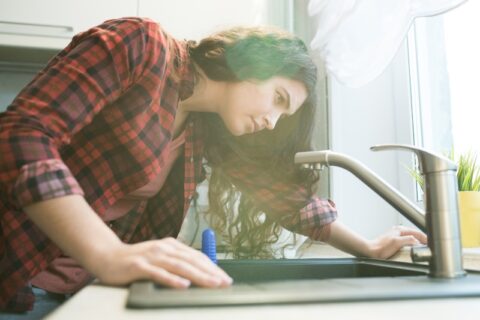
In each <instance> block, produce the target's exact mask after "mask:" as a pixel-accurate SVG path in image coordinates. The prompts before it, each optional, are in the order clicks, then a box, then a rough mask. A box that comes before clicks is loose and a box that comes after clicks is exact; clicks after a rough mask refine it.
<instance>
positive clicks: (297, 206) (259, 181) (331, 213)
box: [226, 163, 337, 241]
mask: <svg viewBox="0 0 480 320" xmlns="http://www.w3.org/2000/svg"><path fill="white" fill-rule="evenodd" d="M226 170H227V174H228V175H229V176H230V177H231V179H232V180H233V183H234V184H235V185H236V186H237V187H238V188H239V189H240V190H241V191H242V192H245V193H247V194H249V195H250V196H252V197H253V198H254V199H255V203H256V204H257V206H258V207H259V208H260V209H261V210H262V211H264V212H265V213H266V214H267V215H268V216H269V217H270V218H272V219H274V220H275V221H277V222H278V223H280V224H281V225H282V226H283V227H284V228H286V229H288V230H290V231H292V232H295V233H299V234H302V235H305V236H307V237H309V238H311V239H313V240H320V241H326V240H328V237H329V236H330V224H331V223H332V222H333V221H335V220H336V218H337V210H336V208H335V204H334V203H333V202H332V201H330V200H324V199H320V198H319V197H317V196H310V195H309V193H308V191H307V190H306V188H305V187H303V186H301V185H299V184H295V183H288V182H286V181H280V179H274V178H273V177H272V176H271V175H269V174H268V173H266V172H262V171H259V170H253V169H252V168H249V167H248V166H243V165H239V164H238V163H236V165H235V166H233V167H230V166H229V168H226Z"/></svg>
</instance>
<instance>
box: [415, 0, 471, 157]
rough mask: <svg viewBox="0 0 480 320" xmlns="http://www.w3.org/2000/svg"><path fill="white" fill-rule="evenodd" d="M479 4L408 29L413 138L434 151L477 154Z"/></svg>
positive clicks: (458, 9) (467, 3)
mask: <svg viewBox="0 0 480 320" xmlns="http://www.w3.org/2000/svg"><path fill="white" fill-rule="evenodd" d="M479 13H480V3H479V2H478V1H468V2H466V3H465V4H463V5H461V6H459V7H458V8H456V9H454V10H452V11H449V12H447V13H445V14H442V15H440V16H436V17H428V18H419V19H417V20H416V21H415V23H414V24H413V26H412V28H411V30H410V32H409V34H408V48H409V49H408V50H409V62H410V63H409V69H410V82H411V103H412V114H413V117H412V121H413V129H414V142H415V144H416V145H418V146H423V147H425V148H427V149H432V150H434V151H436V152H438V153H448V152H450V151H451V150H453V151H454V153H455V155H459V154H460V153H464V152H468V151H473V152H476V153H477V154H478V153H480V142H479V140H478V133H477V132H478V128H477V126H478V119H479V117H478V116H479V115H480V108H479V106H478V92H479V89H480V88H479V84H478V83H479V82H478V75H479V74H480V44H478V41H477V40H476V39H477V38H478V30H480V21H479V20H478V14H479Z"/></svg>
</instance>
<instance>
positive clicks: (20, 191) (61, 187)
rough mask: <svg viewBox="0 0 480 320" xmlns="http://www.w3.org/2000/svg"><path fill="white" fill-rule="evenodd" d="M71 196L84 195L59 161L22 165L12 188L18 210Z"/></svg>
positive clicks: (52, 160) (43, 161)
mask: <svg viewBox="0 0 480 320" xmlns="http://www.w3.org/2000/svg"><path fill="white" fill-rule="evenodd" d="M72 194H79V195H82V196H83V195H84V193H83V190H82V188H81V187H80V185H79V184H78V182H77V180H76V179H75V177H74V176H73V175H72V173H71V172H70V170H69V169H68V167H67V166H66V165H65V163H63V161H61V160H59V159H49V160H42V161H37V162H33V163H29V164H26V165H24V166H23V167H22V168H21V169H20V174H19V176H18V178H17V180H16V182H15V185H14V187H13V197H14V201H15V205H17V206H18V207H19V208H23V207H26V206H28V205H29V204H32V203H35V202H39V201H44V200H49V199H54V198H58V197H62V196H67V195H72Z"/></svg>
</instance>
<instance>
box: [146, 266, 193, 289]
mask: <svg viewBox="0 0 480 320" xmlns="http://www.w3.org/2000/svg"><path fill="white" fill-rule="evenodd" d="M137 267H138V269H137V270H138V271H139V273H140V277H141V278H147V279H150V280H153V281H154V282H156V283H159V284H163V285H165V286H167V287H172V288H179V289H181V288H188V287H189V286H190V280H188V279H185V278H182V277H180V276H178V275H176V274H174V273H171V272H168V271H167V270H165V269H163V268H158V266H155V265H152V264H150V263H148V262H147V261H143V262H141V263H139V265H138V266H137Z"/></svg>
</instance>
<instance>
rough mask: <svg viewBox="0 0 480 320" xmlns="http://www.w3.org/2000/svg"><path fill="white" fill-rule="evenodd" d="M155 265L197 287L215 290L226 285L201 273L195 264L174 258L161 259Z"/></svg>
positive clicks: (217, 277)
mask: <svg viewBox="0 0 480 320" xmlns="http://www.w3.org/2000/svg"><path fill="white" fill-rule="evenodd" d="M155 265H157V266H160V267H161V268H163V269H165V270H166V271H168V272H170V273H174V274H176V275H178V276H180V277H183V278H186V279H188V280H190V281H191V282H192V283H194V284H196V285H198V286H202V287H213V288H215V287H220V286H226V285H227V283H225V282H224V281H223V279H222V278H221V277H219V276H214V275H211V274H210V273H208V272H205V271H203V270H202V269H200V268H198V267H197V266H196V265H195V263H190V262H187V261H184V260H180V259H177V258H175V257H171V256H169V257H162V259H161V260H160V259H159V260H158V261H156V262H155Z"/></svg>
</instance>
